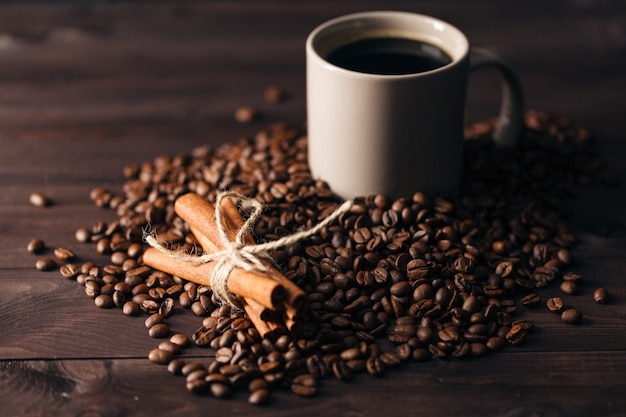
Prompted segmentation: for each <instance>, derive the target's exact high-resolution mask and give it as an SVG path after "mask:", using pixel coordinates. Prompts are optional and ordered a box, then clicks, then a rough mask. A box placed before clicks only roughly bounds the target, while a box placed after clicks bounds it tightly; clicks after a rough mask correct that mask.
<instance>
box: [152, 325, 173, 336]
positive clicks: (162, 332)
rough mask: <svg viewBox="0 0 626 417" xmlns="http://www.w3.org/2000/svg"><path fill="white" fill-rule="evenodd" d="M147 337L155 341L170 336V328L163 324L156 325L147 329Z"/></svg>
mask: <svg viewBox="0 0 626 417" xmlns="http://www.w3.org/2000/svg"><path fill="white" fill-rule="evenodd" d="M148 335H150V337H154V338H155V339H162V338H164V337H169V336H170V326H168V325H167V324H165V323H158V324H155V325H153V326H151V327H150V328H149V329H148Z"/></svg>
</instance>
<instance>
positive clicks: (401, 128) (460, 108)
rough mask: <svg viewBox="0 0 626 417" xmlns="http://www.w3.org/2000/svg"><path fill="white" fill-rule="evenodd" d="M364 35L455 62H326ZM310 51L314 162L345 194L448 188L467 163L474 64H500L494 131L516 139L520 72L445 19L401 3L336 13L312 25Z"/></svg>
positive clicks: (507, 141) (502, 139) (498, 137)
mask: <svg viewBox="0 0 626 417" xmlns="http://www.w3.org/2000/svg"><path fill="white" fill-rule="evenodd" d="M368 37H378V38H380V37H396V38H405V39H413V40H418V41H422V42H425V43H427V44H430V45H434V46H436V47H437V48H439V49H440V50H442V51H444V52H445V53H446V54H447V55H449V58H450V62H449V63H447V64H445V65H443V66H441V67H439V68H436V69H433V70H428V71H424V72H416V73H408V74H400V75H385V74H379V73H366V72H361V71H355V70H354V69H346V68H344V67H341V66H338V65H335V64H332V63H330V62H329V61H328V57H329V55H330V54H331V53H332V52H333V51H335V50H337V48H339V47H341V46H342V45H346V44H350V43H352V42H355V41H357V40H361V39H364V38H368ZM470 56H471V57H470ZM306 58H307V126H308V140H309V150H308V151H309V166H310V169H311V172H312V173H313V175H314V177H315V178H317V179H321V180H324V181H326V182H327V183H328V184H329V185H330V187H331V188H332V190H333V191H334V192H335V193H337V194H338V195H339V196H341V197H343V198H353V197H356V196H368V195H372V194H377V193H382V194H386V195H388V196H390V197H394V198H397V197H410V196H412V195H413V193H414V192H416V191H423V192H427V193H429V194H446V193H450V192H452V191H453V190H454V189H455V187H456V186H457V185H458V183H459V181H460V178H461V175H462V170H463V147H464V145H463V140H464V138H463V130H464V127H465V126H464V113H465V97H466V89H467V80H468V75H469V73H470V71H471V70H473V69H475V68H479V67H483V66H495V67H496V68H498V69H499V70H500V74H501V75H502V77H501V78H502V80H503V82H502V85H503V88H502V91H503V94H502V104H501V111H500V115H499V123H498V128H497V130H496V133H495V135H494V140H495V141H496V142H497V143H498V144H500V145H502V146H511V145H513V144H515V143H516V142H517V140H518V136H519V134H520V131H521V128H522V124H523V123H522V122H523V102H522V91H521V87H520V83H519V80H518V79H517V77H516V75H515V74H514V73H513V71H512V70H511V69H510V68H509V67H508V66H507V65H506V64H505V63H504V62H502V60H500V59H499V58H498V57H496V56H495V55H494V54H492V53H490V52H489V51H485V50H479V49H470V47H469V43H468V41H467V38H466V37H465V35H464V34H463V33H462V32H461V31H460V30H458V29H457V28H455V27H454V26H452V25H450V24H448V23H446V22H444V21H441V20H439V19H436V18H433V17H429V16H424V15H420V14H415V13H408V12H396V11H373V12H363V13H355V14H351V15H346V16H342V17H338V18H335V19H333V20H330V21H328V22H326V23H324V24H322V25H320V26H319V27H317V28H316V29H315V30H314V31H313V32H311V34H310V35H309V37H308V39H307V41H306Z"/></svg>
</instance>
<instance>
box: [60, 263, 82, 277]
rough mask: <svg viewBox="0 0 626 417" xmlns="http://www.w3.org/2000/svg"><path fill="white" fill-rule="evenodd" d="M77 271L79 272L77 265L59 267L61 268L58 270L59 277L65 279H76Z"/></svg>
mask: <svg viewBox="0 0 626 417" xmlns="http://www.w3.org/2000/svg"><path fill="white" fill-rule="evenodd" d="M79 271H80V270H79V268H78V265H76V264H66V265H61V267H60V268H59V272H60V273H61V276H62V277H63V278H67V279H73V278H76V276H77V275H78V273H79Z"/></svg>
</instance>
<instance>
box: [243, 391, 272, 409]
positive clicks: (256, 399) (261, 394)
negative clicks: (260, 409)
mask: <svg viewBox="0 0 626 417" xmlns="http://www.w3.org/2000/svg"><path fill="white" fill-rule="evenodd" d="M269 400H270V391H269V390H268V389H264V388H259V389H256V390H254V391H252V392H251V393H250V396H248V403H249V404H252V405H263V404H266V403H267V402H268V401H269Z"/></svg>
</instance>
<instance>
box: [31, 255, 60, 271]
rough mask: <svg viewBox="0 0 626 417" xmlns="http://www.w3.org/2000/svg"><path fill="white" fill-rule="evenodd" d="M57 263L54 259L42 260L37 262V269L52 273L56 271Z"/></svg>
mask: <svg viewBox="0 0 626 417" xmlns="http://www.w3.org/2000/svg"><path fill="white" fill-rule="evenodd" d="M56 267H57V263H56V261H55V260H54V259H52V258H40V259H37V261H36V262H35V268H37V269H38V270H40V271H52V270H53V269H56Z"/></svg>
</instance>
